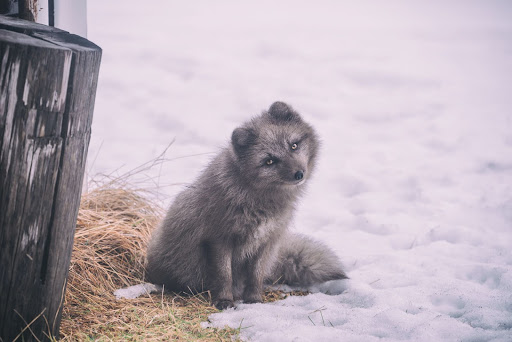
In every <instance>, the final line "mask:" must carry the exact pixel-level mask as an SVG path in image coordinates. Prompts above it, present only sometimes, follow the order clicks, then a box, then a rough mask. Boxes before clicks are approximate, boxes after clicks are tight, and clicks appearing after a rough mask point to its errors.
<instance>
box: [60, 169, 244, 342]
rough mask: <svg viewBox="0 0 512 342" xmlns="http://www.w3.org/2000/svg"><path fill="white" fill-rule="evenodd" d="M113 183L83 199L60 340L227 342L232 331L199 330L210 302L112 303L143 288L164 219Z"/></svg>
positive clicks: (166, 297) (173, 298)
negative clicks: (125, 290) (128, 290)
mask: <svg viewBox="0 0 512 342" xmlns="http://www.w3.org/2000/svg"><path fill="white" fill-rule="evenodd" d="M122 179H124V178H122ZM122 179H114V180H111V181H107V182H105V184H103V185H101V186H98V187H96V188H95V189H94V190H92V191H90V192H88V193H86V194H84V195H83V196H82V201H81V204H80V210H79V214H78V220H77V226H76V233H75V240H74V246H73V254H72V258H71V264H70V269H69V277H68V284H67V291H66V296H65V302H64V308H63V317H62V321H61V329H60V332H61V337H62V338H63V340H64V341H83V340H86V341H87V340H89V341H90V340H98V341H125V340H130V341H165V340H204V341H210V340H211V341H213V340H215V341H219V340H221V341H223V340H225V341H228V340H229V341H230V340H231V339H232V336H234V335H236V331H235V330H233V329H225V330H222V329H202V328H201V327H200V322H202V321H205V320H207V316H208V315H209V314H211V313H213V312H216V311H217V310H216V309H215V308H213V307H212V306H211V305H210V301H209V299H208V296H205V295H196V296H191V297H186V298H185V297H181V296H179V295H170V294H157V295H145V296H142V297H139V298H137V299H132V300H116V299H115V297H114V295H113V292H114V291H115V290H116V289H119V288H121V287H126V286H131V285H134V284H139V283H141V282H143V281H144V256H145V252H146V247H147V243H148V239H149V236H150V234H151V231H152V229H153V228H154V227H155V226H156V225H157V223H158V221H159V220H160V218H161V216H162V210H161V208H160V206H159V205H157V204H156V203H154V202H152V201H151V200H149V199H148V198H149V197H151V196H147V194H146V193H145V191H144V190H138V189H129V188H128V186H127V183H126V182H125V181H123V180H122Z"/></svg>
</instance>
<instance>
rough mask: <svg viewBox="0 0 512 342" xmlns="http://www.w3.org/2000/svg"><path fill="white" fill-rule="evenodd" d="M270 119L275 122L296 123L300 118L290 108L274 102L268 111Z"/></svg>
mask: <svg viewBox="0 0 512 342" xmlns="http://www.w3.org/2000/svg"><path fill="white" fill-rule="evenodd" d="M268 114H269V115H270V117H271V118H272V119H274V120H277V121H297V120H300V116H299V114H298V113H297V112H295V111H294V110H293V109H292V107H290V106H288V105H287V104H286V103H284V102H280V101H277V102H274V103H273V104H272V105H271V106H270V108H269V109H268Z"/></svg>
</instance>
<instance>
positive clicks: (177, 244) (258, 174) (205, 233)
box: [146, 102, 346, 309]
mask: <svg viewBox="0 0 512 342" xmlns="http://www.w3.org/2000/svg"><path fill="white" fill-rule="evenodd" d="M318 145H319V142H318V137H317V134H316V133H315V131H314V130H313V128H312V127H311V126H310V125H309V124H307V123H306V122H304V121H303V120H302V118H301V117H300V115H299V114H298V113H297V112H296V111H294V110H293V109H292V108H291V107H290V106H288V105H287V104H285V103H283V102H275V103H274V104H272V106H271V107H270V108H269V110H268V111H264V112H263V113H262V114H261V115H259V116H257V117H255V118H253V119H252V120H250V121H249V122H246V123H245V124H243V125H242V126H240V127H238V128H236V129H235V130H234V131H233V133H232V136H231V143H230V144H229V146H228V147H226V148H224V149H223V150H222V151H221V152H220V153H219V154H218V155H217V156H216V157H215V158H214V159H213V160H212V161H211V163H210V164H209V165H208V167H207V168H206V169H205V170H204V171H203V173H202V174H201V175H200V176H199V178H198V179H197V180H196V181H195V182H194V183H193V184H192V185H191V186H190V187H189V188H187V189H186V190H184V191H183V192H181V193H180V194H179V195H178V196H177V197H176V199H175V200H174V203H173V204H172V205H171V207H170V208H169V210H168V212H167V215H166V217H165V219H164V221H163V222H162V224H161V225H160V226H159V227H158V228H157V229H156V230H155V232H154V233H153V235H152V237H151V240H150V243H149V246H148V251H147V267H146V271H147V273H146V274H147V277H148V280H149V281H151V282H153V283H155V284H162V285H164V287H165V289H167V290H172V291H204V290H210V291H211V294H212V297H213V304H214V305H215V306H216V307H217V308H219V309H225V308H228V307H232V306H233V302H234V301H236V300H240V299H241V300H243V301H244V302H245V303H255V302H261V300H262V293H263V284H264V283H265V282H267V283H275V282H282V283H283V282H284V283H287V284H290V285H305V286H307V285H311V284H312V283H319V282H325V281H328V280H334V279H344V278H346V275H345V273H344V271H343V269H342V268H341V263H340V261H339V260H338V258H337V256H336V255H335V254H334V252H332V251H331V250H329V249H328V248H327V247H326V246H324V245H323V244H321V243H319V242H316V241H314V240H312V239H310V238H307V237H303V236H300V235H295V234H292V233H289V232H287V228H288V225H289V224H290V221H291V219H292V216H293V212H294V209H295V206H296V204H297V199H298V198H299V196H300V195H301V194H302V193H303V192H304V183H305V182H306V181H307V180H308V178H309V177H310V175H311V173H312V171H313V169H314V167H315V161H316V158H317V153H318Z"/></svg>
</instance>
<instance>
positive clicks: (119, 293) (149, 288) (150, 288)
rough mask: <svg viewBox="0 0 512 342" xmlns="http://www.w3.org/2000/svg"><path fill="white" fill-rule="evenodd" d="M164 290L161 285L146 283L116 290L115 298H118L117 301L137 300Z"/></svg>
mask: <svg viewBox="0 0 512 342" xmlns="http://www.w3.org/2000/svg"><path fill="white" fill-rule="evenodd" d="M162 290H163V288H162V286H160V285H155V284H151V283H144V284H138V285H133V286H129V287H125V288H122V289H118V290H115V291H114V296H116V299H123V298H124V299H135V298H138V297H140V296H142V295H144V294H150V293H155V292H161V291H162Z"/></svg>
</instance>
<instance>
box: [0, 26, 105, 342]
mask: <svg viewBox="0 0 512 342" xmlns="http://www.w3.org/2000/svg"><path fill="white" fill-rule="evenodd" d="M100 59H101V49H100V48H99V47H97V46H96V45H94V44H92V43H91V42H89V41H87V40H86V39H84V38H81V37H78V36H75V35H71V34H69V33H67V32H64V31H61V30H55V29H46V27H44V26H43V25H38V24H34V23H28V22H25V21H21V20H15V19H11V18H8V19H6V18H5V17H3V16H0V339H3V340H4V341H9V340H12V339H13V338H15V337H16V336H17V335H18V334H19V333H20V332H21V331H22V330H23V329H24V328H25V327H26V326H27V323H29V322H32V321H33V320H34V322H33V323H32V324H31V325H30V329H26V330H25V331H24V332H23V334H22V338H23V339H24V340H36V337H37V339H40V340H44V339H47V335H48V334H51V335H53V336H55V335H57V334H58V328H59V323H60V315H61V308H62V298H63V296H64V291H65V284H66V278H67V274H68V267H69V261H70V258H71V251H72V244H73V236H74V229H75V224H76V217H77V213H78V207H79V201H80V194H81V187H82V181H83V174H84V168H85V161H86V155H87V149H88V145H89V139H90V134H91V122H92V114H93V108H94V99H95V94H96V86H97V80H98V73H99V65H100ZM47 322H48V324H47ZM20 338H21V337H20ZM20 340H21V339H20Z"/></svg>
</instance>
